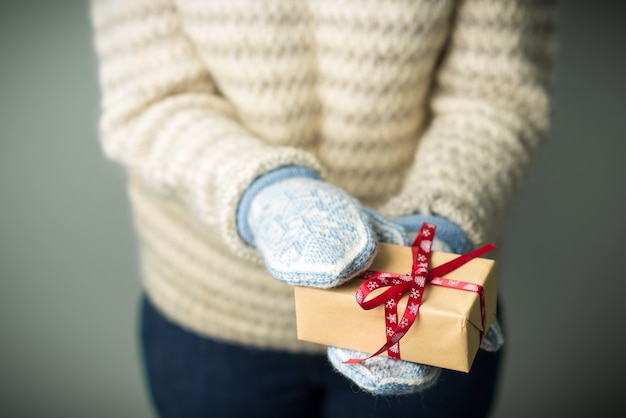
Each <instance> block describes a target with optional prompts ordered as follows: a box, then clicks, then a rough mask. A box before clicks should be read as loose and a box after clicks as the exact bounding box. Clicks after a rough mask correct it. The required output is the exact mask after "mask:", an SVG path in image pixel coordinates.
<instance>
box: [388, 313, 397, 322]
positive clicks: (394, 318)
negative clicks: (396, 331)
mask: <svg viewBox="0 0 626 418" xmlns="http://www.w3.org/2000/svg"><path fill="white" fill-rule="evenodd" d="M387 321H389V323H390V324H395V323H396V322H397V321H398V316H397V315H396V314H389V315H387Z"/></svg>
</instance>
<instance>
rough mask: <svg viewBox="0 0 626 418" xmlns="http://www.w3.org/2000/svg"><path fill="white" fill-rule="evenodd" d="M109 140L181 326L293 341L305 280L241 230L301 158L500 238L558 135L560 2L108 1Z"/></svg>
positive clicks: (146, 254) (476, 234)
mask: <svg viewBox="0 0 626 418" xmlns="http://www.w3.org/2000/svg"><path fill="white" fill-rule="evenodd" d="M91 13H92V14H91V15H92V20H93V28H94V33H95V42H96V50H97V54H98V57H99V60H100V81H101V91H102V112H103V113H102V119H101V141H102V145H103V149H104V152H105V153H106V155H107V156H108V157H109V158H111V159H113V160H114V161H117V162H118V163H120V164H122V165H123V166H124V167H125V168H126V169H127V171H128V174H129V193H130V199H131V201H132V204H133V209H134V216H135V222H136V227H137V231H138V235H139V239H140V243H141V245H140V248H141V259H142V268H143V273H144V285H145V289H146V291H147V293H148V294H149V295H150V297H151V299H152V300H153V301H154V303H155V304H156V305H157V306H158V307H159V308H160V309H161V310H162V311H163V312H164V313H165V314H166V315H167V316H168V317H169V318H170V319H172V320H173V321H175V322H177V323H179V324H181V325H182V326H183V327H185V328H187V329H190V330H193V331H195V332H198V333H200V334H202V335H207V336H211V337H215V338H218V339H222V340H225V341H231V342H236V343H242V344H250V345H253V346H256V347H265V348H275V349H287V350H293V351H320V350H323V349H324V348H323V347H320V346H315V345H312V344H307V343H303V342H299V341H297V340H296V331H295V315H294V302H293V294H292V289H291V288H290V287H289V286H288V285H285V284H282V283H279V282H277V281H275V280H273V279H272V278H271V277H270V276H269V275H268V274H267V273H266V272H265V270H264V268H263V265H262V263H261V260H260V258H259V256H258V254H257V253H256V252H255V250H254V249H253V248H251V247H249V246H247V245H246V244H245V243H244V242H243V241H242V240H241V238H240V237H239V236H238V234H237V230H236V224H235V219H236V210H237V204H238V201H239V199H240V197H241V195H242V194H243V192H244V191H245V190H246V188H247V187H248V186H249V185H250V183H251V182H252V181H253V180H254V179H255V178H256V177H257V176H259V175H260V174H262V173H264V172H267V171H268V170H270V169H273V168H276V167H279V166H282V165H288V164H297V165H301V166H306V167H309V168H312V169H314V170H316V171H318V172H320V173H321V175H322V176H323V178H324V179H326V180H327V181H329V182H332V183H334V184H336V185H339V186H340V187H342V188H343V189H344V190H346V191H347V192H349V193H350V194H352V195H353V196H355V197H357V198H359V199H360V200H361V201H362V202H363V203H365V204H366V205H369V206H371V207H373V208H375V209H377V210H379V211H380V212H381V213H382V214H383V215H384V216H386V217H387V218H389V219H393V218H394V217H396V216H400V215H406V214H411V213H422V214H434V215H438V216H442V217H445V218H447V219H449V220H450V221H452V222H454V223H456V224H457V225H459V226H460V227H461V229H462V230H463V231H464V232H465V233H466V234H467V235H468V237H469V238H470V239H471V240H472V241H473V242H474V243H476V244H479V243H483V242H485V241H493V240H494V239H495V238H496V236H497V234H498V231H499V228H500V227H501V224H502V221H503V219H504V217H505V215H506V212H507V209H508V208H509V207H510V205H511V203H512V201H513V199H514V196H515V193H516V191H517V190H518V187H519V186H520V183H521V181H522V180H523V178H524V176H525V172H526V170H527V169H528V167H529V164H530V163H531V162H532V159H533V156H534V155H535V153H536V151H537V149H538V147H539V145H540V143H541V141H542V140H543V139H544V137H545V135H546V130H547V127H548V121H549V88H550V81H551V62H552V55H553V29H554V20H555V16H554V7H553V5H552V4H550V2H548V1H536V2H532V1H512V0H511V1H509V0H467V1H452V0H228V1H204V0H93V1H92V8H91Z"/></svg>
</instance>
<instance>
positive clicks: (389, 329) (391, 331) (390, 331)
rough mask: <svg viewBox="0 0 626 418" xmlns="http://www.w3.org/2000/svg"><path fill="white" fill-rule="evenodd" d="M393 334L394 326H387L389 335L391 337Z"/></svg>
mask: <svg viewBox="0 0 626 418" xmlns="http://www.w3.org/2000/svg"><path fill="white" fill-rule="evenodd" d="M392 335H393V328H391V327H387V337H391V336H392Z"/></svg>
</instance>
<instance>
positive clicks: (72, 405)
mask: <svg viewBox="0 0 626 418" xmlns="http://www.w3.org/2000/svg"><path fill="white" fill-rule="evenodd" d="M129 1H132V0H129ZM0 4H1V5H0V416H3V417H4V416H7V417H38V416H55V417H56V416H59V417H68V418H69V417H93V418H95V417H113V416H114V417H149V416H151V409H150V406H149V403H148V401H147V398H146V395H145V390H144V387H143V383H142V378H141V373H140V370H139V367H138V356H137V346H136V340H135V321H136V319H135V311H136V302H137V298H138V295H139V276H138V268H137V262H136V249H135V241H134V235H133V232H132V221H131V219H130V216H129V213H128V206H127V201H126V197H125V192H124V177H123V174H122V172H121V170H120V169H119V167H117V166H115V165H113V164H112V163H110V162H108V161H106V160H104V159H103V156H102V154H101V152H100V149H99V146H98V143H97V119H98V100H99V97H98V94H99V93H98V86H97V78H96V63H95V60H94V54H93V50H92V39H91V32H90V26H89V21H88V16H87V2H86V1H78V0H74V1H54V2H53V1H34V0H22V1H14V2H8V1H2V2H0ZM623 4H624V3H623V2H620V1H596V2H587V1H584V0H578V1H571V0H570V1H566V0H565V1H562V3H561V13H560V39H561V40H560V53H559V57H558V61H557V64H558V65H557V74H556V86H555V90H554V99H555V101H554V103H555V106H554V108H555V112H554V119H553V120H554V121H553V129H552V132H551V134H550V138H549V141H548V142H547V144H546V147H545V148H544V149H543V151H542V153H541V155H540V158H539V160H538V161H537V164H536V165H535V166H534V168H533V169H532V171H531V172H530V174H529V177H528V181H527V183H526V185H525V187H524V189H523V191H522V193H521V195H520V198H519V200H518V202H517V204H516V206H515V210H514V211H513V213H512V215H511V218H510V223H509V226H508V228H507V232H506V235H505V237H504V239H503V241H502V242H500V243H499V262H500V279H501V288H502V292H503V294H504V297H505V308H506V317H507V323H508V326H509V331H510V332H509V335H508V340H509V344H508V352H507V353H508V355H507V363H506V368H505V375H504V379H503V382H502V386H501V390H500V396H499V399H498V404H497V408H496V414H495V417H503V418H515V417H526V416H533V417H538V418H542V417H588V416H598V417H602V418H604V417H612V416H615V417H617V416H622V415H623V413H624V412H623V410H624V406H623V405H624V399H623V396H621V395H619V393H620V392H621V389H622V388H623V387H624V385H626V360H625V357H624V355H625V354H626V350H625V349H626V347H625V343H624V338H623V330H624V322H625V320H626V315H625V314H624V309H625V306H624V303H623V300H624V297H625V295H626V285H625V284H624V282H625V280H624V276H625V274H626V273H625V272H626V265H625V264H626V263H625V262H624V261H625V260H626V257H625V256H624V255H623V247H622V243H623V241H624V237H625V236H626V222H624V209H625V208H626V194H625V191H624V180H626V164H625V163H624V161H623V159H624V154H625V152H626V141H625V140H624V139H625V138H624V136H625V132H626V116H625V115H624V109H625V103H626V83H625V81H624V78H625V77H626V48H625V46H624V41H625V40H626V30H625V29H624V28H625V26H624V24H623V17H624V10H625V8H624V6H622V5H623ZM613 410H614V412H611V411H613Z"/></svg>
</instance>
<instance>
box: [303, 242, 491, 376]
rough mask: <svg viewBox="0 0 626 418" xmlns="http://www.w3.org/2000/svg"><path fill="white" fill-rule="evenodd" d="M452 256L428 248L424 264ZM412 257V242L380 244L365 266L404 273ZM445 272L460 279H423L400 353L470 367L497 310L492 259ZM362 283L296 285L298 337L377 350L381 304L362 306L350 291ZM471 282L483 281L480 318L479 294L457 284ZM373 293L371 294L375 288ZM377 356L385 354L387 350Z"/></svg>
mask: <svg viewBox="0 0 626 418" xmlns="http://www.w3.org/2000/svg"><path fill="white" fill-rule="evenodd" d="M456 257H459V256H458V255H456V254H448V253H442V252H432V253H431V256H430V263H429V269H432V268H433V267H437V266H440V265H442V264H444V263H446V262H448V261H450V260H453V259H455V258H456ZM413 262H414V260H413V253H412V251H411V247H403V246H398V245H391V244H379V249H378V253H377V255H376V257H375V259H374V262H373V264H372V266H371V267H370V271H382V272H390V273H398V274H399V275H406V274H407V272H411V268H412V266H413ZM444 277H445V279H449V280H451V281H452V284H456V283H457V282H458V283H461V286H460V287H458V288H449V287H443V286H438V285H434V284H433V283H428V284H426V286H425V289H424V292H423V299H422V301H421V306H420V308H419V314H418V316H417V319H416V320H415V322H414V323H413V324H412V325H411V327H410V328H409V329H408V331H407V332H406V334H405V335H404V336H403V337H402V339H401V340H400V342H399V345H400V357H401V358H402V359H403V360H407V361H413V362H417V363H422V364H428V365H432V366H437V367H442V368H446V369H452V370H458V371H463V372H469V370H470V368H471V366H472V363H473V361H474V357H475V356H476V353H477V351H478V348H479V346H480V340H481V337H482V335H483V331H484V330H486V329H488V328H489V326H490V325H491V323H492V321H493V319H494V317H495V314H496V305H497V284H496V264H495V262H494V261H493V260H490V259H486V258H474V259H472V260H470V261H468V262H466V263H465V264H463V265H462V266H460V267H458V268H456V269H455V270H453V271H451V272H449V273H447V274H445V275H444ZM444 281H445V280H444ZM433 282H438V280H436V279H435V280H433ZM362 283H363V279H362V278H356V279H354V280H352V281H350V282H348V283H347V284H344V285H342V286H339V287H336V288H331V289H317V288H311V287H296V288H295V298H296V299H295V300H296V317H297V326H298V338H299V339H301V340H305V341H310V342H315V343H319V344H324V345H331V346H336V347H342V348H348V349H352V350H357V351H361V352H364V353H367V354H368V355H369V354H373V353H375V352H377V351H378V350H379V349H380V348H381V347H382V346H383V345H384V344H385V343H386V342H387V333H386V324H385V310H384V309H385V308H384V306H378V307H376V308H373V309H371V310H364V309H362V308H361V306H360V305H359V304H358V303H357V301H356V300H355V294H356V293H357V290H358V289H359V286H360V285H361V284H362ZM472 284H476V285H479V286H482V289H483V291H484V302H483V303H484V309H485V312H484V313H485V315H484V323H483V316H482V315H481V301H480V296H479V293H476V292H474V291H465V290H463V289H462V287H463V286H465V287H466V288H472V287H473V288H477V286H473V285H472ZM379 293H381V292H379ZM407 293H408V292H407ZM372 296H374V297H375V296H376V293H372ZM407 300H408V296H407V295H406V294H405V295H403V297H402V298H401V299H400V301H399V303H398V306H397V310H398V317H401V316H402V313H403V312H404V310H405V308H406V305H407ZM381 355H387V352H384V353H383V354H381Z"/></svg>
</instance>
